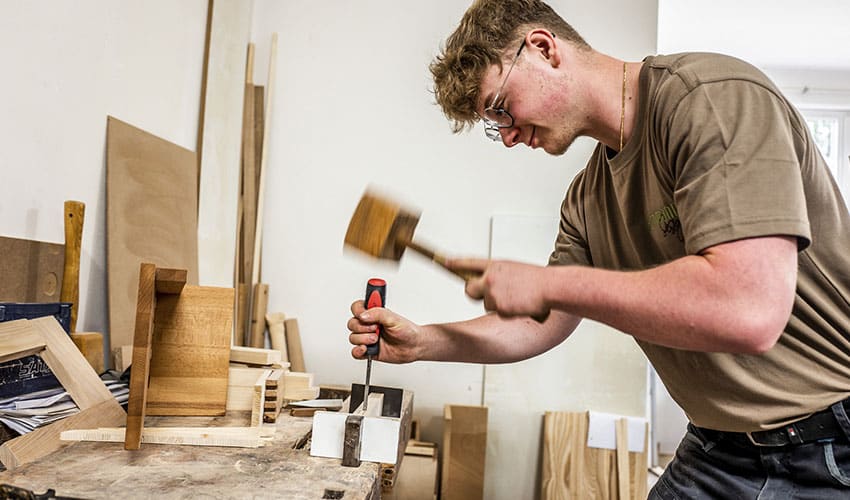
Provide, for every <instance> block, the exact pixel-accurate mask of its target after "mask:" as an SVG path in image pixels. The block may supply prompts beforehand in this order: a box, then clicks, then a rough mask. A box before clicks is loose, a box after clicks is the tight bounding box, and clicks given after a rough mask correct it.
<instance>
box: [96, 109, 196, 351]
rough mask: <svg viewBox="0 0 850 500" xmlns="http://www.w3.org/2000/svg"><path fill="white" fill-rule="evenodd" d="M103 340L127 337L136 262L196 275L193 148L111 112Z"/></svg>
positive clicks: (122, 341)
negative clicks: (106, 334)
mask: <svg viewBox="0 0 850 500" xmlns="http://www.w3.org/2000/svg"><path fill="white" fill-rule="evenodd" d="M106 142H107V144H106V201H107V209H106V226H107V227H106V236H107V263H108V266H107V277H108V284H109V335H110V343H109V344H110V345H113V346H122V345H129V344H132V343H133V332H134V324H135V306H136V298H137V297H136V294H137V292H138V270H139V265H140V264H141V263H142V262H150V263H152V264H156V265H157V266H158V267H162V268H176V269H186V270H187V271H188V277H187V283H188V284H197V283H198V218H197V213H198V210H197V206H198V176H197V171H198V164H197V157H196V155H195V153H194V152H192V151H189V150H188V149H186V148H183V147H180V146H178V145H176V144H173V143H171V142H168V141H166V140H164V139H161V138H159V137H156V136H154V135H153V134H150V133H148V132H145V131H144V130H141V129H139V128H136V127H134V126H132V125H130V124H128V123H125V122H123V121H121V120H118V119H116V118H114V117H109V118H108V119H107V131H106Z"/></svg>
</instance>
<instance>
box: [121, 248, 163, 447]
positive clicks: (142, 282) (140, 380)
mask: <svg viewBox="0 0 850 500" xmlns="http://www.w3.org/2000/svg"><path fill="white" fill-rule="evenodd" d="M138 283H139V293H138V300H137V302H136V328H135V335H134V338H133V362H132V365H133V370H132V371H131V372H130V384H129V387H130V395H129V399H128V401H127V434H126V438H125V440H124V449H125V450H138V449H139V446H141V443H142V428H143V427H144V425H145V412H146V407H147V399H148V380H149V378H150V361H151V343H152V339H153V319H154V311H155V310H156V266H155V265H154V264H151V263H143V264H142V265H141V266H140V268H139V281H138Z"/></svg>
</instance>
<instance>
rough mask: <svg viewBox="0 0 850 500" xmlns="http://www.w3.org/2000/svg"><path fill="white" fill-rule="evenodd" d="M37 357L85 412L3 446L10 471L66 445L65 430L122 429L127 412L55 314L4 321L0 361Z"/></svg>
mask: <svg viewBox="0 0 850 500" xmlns="http://www.w3.org/2000/svg"><path fill="white" fill-rule="evenodd" d="M30 354H38V355H40V356H41V358H42V359H43V360H44V362H45V363H47V366H48V367H49V368H50V370H51V371H52V372H53V374H54V375H55V376H56V378H57V379H58V380H59V383H61V384H62V386H63V387H64V388H65V390H66V391H68V394H69V395H70V396H71V399H73V400H74V403H76V405H77V406H78V407H79V408H80V413H77V414H75V415H72V416H70V417H67V418H64V419H62V420H59V421H57V422H54V423H52V424H49V425H46V426H43V427H39V428H38V429H36V430H34V431H32V432H29V433H27V434H24V435H22V436H20V437H17V438H15V439H12V440H9V441H7V442H5V443H3V445H2V446H0V461H2V462H3V465H4V466H5V467H6V469H8V470H12V469H14V468H16V467H18V466H20V465H23V464H25V463H28V462H32V461H34V460H37V459H39V458H41V457H43V456H45V455H48V454H49V453H52V452H53V451H55V450H58V449H59V448H61V447H62V446H65V445H66V443H63V442H62V441H61V440H60V439H59V436H60V434H61V433H62V431H64V430H66V429H91V428H96V427H102V426H118V425H121V424H123V423H124V422H125V419H126V414H125V413H124V410H123V409H121V405H120V404H118V402H117V401H116V400H115V398H114V397H113V396H112V393H110V392H109V389H107V388H106V385H105V384H104V383H103V381H102V380H101V379H100V377H98V375H97V373H95V371H94V369H92V367H91V365H89V363H88V362H87V361H86V359H85V358H84V357H83V355H82V354H81V353H80V351H79V350H78V349H77V347H76V346H75V345H74V343H73V342H72V341H71V338H70V337H69V336H68V334H66V333H65V330H63V329H62V326H61V325H60V324H59V322H57V321H56V319H55V318H53V317H52V316H48V317H44V318H38V319H32V320H25V319H22V320H18V321H11V322H8V323H0V360H10V359H17V358H21V357H24V356H28V355H30Z"/></svg>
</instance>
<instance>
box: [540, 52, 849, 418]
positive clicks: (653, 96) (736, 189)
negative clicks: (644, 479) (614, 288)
mask: <svg viewBox="0 0 850 500" xmlns="http://www.w3.org/2000/svg"><path fill="white" fill-rule="evenodd" d="M638 106H639V110H638V114H637V118H636V122H635V127H634V133H633V134H632V137H631V138H630V140H629V142H628V144H626V145H625V146H624V148H623V150H622V152H620V154H617V155H616V156H614V157H613V158H611V159H608V157H607V155H606V152H607V150H606V148H605V147H604V146H602V145H601V144H600V145H599V146H598V147H597V149H596V151H595V152H594V154H593V156H592V157H591V158H590V160H589V162H588V164H587V167H586V168H585V169H584V170H583V171H581V172H580V173H579V174H578V175H577V176H576V178H575V179H574V181H573V183H572V184H571V186H570V188H569V190H568V191H567V194H566V197H565V199H564V202H563V206H562V210H561V230H560V234H559V235H558V239H557V242H556V244H555V250H554V252H553V253H552V256H551V258H550V264H552V265H569V264H572V265H586V266H594V267H600V268H605V269H621V270H637V269H646V268H650V267H653V266H657V265H660V264H663V263H665V262H669V261H671V260H674V259H676V258H679V257H683V256H685V255H692V254H696V253H698V252H699V251H701V250H703V249H705V248H707V247H710V246H712V245H717V244H719V243H723V242H728V241H733V240H737V239H741V238H749V237H758V236H767V235H791V236H796V237H797V239H798V242H799V247H800V253H799V256H798V258H799V269H798V277H797V292H796V297H795V301H794V308H793V312H792V315H791V318H790V319H789V322H788V325H787V326H786V328H785V331H784V333H783V334H782V335H781V336H780V338H779V341H778V342H777V343H776V345H775V346H774V347H773V348H772V349H770V350H769V351H768V352H766V353H765V354H763V355H758V356H757V355H742V354H726V353H704V352H692V351H684V350H678V349H671V348H667V347H662V346H658V345H653V344H649V343H646V342H642V341H638V344H639V345H640V347H641V348H642V349H643V351H644V352H645V353H646V355H647V356H648V358H649V359H650V361H651V362H652V364H653V366H654V367H655V369H656V370H657V372H658V374H659V376H660V377H661V379H662V380H663V381H664V384H665V386H666V387H667V389H668V390H669V392H670V394H671V395H672V397H673V399H675V400H676V401H677V402H678V403H679V405H681V407H682V408H683V409H684V410H685V412H686V413H687V415H688V417H689V418H690V420H691V421H692V422H693V423H694V424H696V425H698V426H702V427H708V428H711V429H718V430H725V431H755V430H761V429H769V428H774V427H778V426H780V425H782V424H784V423H787V422H789V421H792V420H796V419H799V418H802V417H805V416H807V415H809V414H810V413H813V412H815V411H818V410H821V409H823V408H826V407H828V406H829V405H830V404H831V403H834V402H835V401H838V400H841V399H843V398H846V397H847V396H848V395H850V302H848V301H850V216H848V210H847V207H846V205H845V204H844V201H843V200H842V198H841V195H840V193H839V190H838V188H837V186H836V184H835V182H834V180H833V179H832V177H831V175H830V174H829V168H828V166H827V165H826V163H825V162H824V160H823V158H822V157H821V156H820V154H819V153H818V151H817V149H816V147H815V144H814V142H813V140H812V137H811V134H810V133H809V130H808V128H807V126H806V123H805V121H804V119H803V118H802V117H801V115H800V114H799V113H798V112H797V111H796V110H795V109H794V108H793V106H792V105H791V104H790V103H789V102H788V101H787V100H786V99H785V98H784V97H783V96H782V95H781V93H780V92H779V90H778V89H777V88H776V87H775V85H774V84H773V83H771V82H770V80H769V79H768V78H767V77H766V76H764V75H763V74H762V73H761V72H760V71H758V70H757V69H755V68H754V67H752V66H750V65H749V64H747V63H744V62H742V61H740V60H737V59H734V58H731V57H727V56H721V55H717V54H677V55H669V56H656V57H648V58H647V59H646V60H645V61H644V65H643V67H642V69H641V73H640V94H639V101H638ZM670 306H671V307H675V304H671V305H670Z"/></svg>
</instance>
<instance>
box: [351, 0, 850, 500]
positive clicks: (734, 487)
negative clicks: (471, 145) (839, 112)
mask: <svg viewBox="0 0 850 500" xmlns="http://www.w3.org/2000/svg"><path fill="white" fill-rule="evenodd" d="M431 71H432V73H433V75H434V80H435V95H436V98H437V102H438V103H439V104H440V105H441V107H442V109H443V111H444V113H445V114H446V116H447V117H448V118H449V119H450V120H452V122H453V124H454V129H455V131H456V132H457V131H460V130H463V129H464V128H466V127H467V126H471V125H473V124H474V123H475V122H477V121H479V120H480V121H483V122H484V126H485V133H486V134H487V136H488V137H490V138H492V139H494V140H500V141H501V142H503V143H504V145H505V146H507V147H513V146H515V145H517V144H519V143H522V144H525V145H526V146H529V147H532V148H542V149H544V150H545V151H546V152H547V153H549V154H553V155H560V154H562V153H564V152H565V151H566V150H567V148H569V146H570V144H571V143H572V142H573V140H575V138H576V137H578V136H590V137H593V138H595V139H597V140H598V141H599V144H598V146H597V148H596V150H595V151H594V153H593V155H592V156H591V158H590V160H589V161H588V163H587V166H586V168H585V169H584V170H583V171H582V172H580V173H579V174H578V175H577V176H576V177H575V179H574V180H573V182H572V184H571V185H570V187H569V189H568V190H567V194H566V197H565V199H564V202H563V206H562V210H561V224H560V234H559V235H558V237H557V241H556V243H555V249H554V251H553V253H552V256H551V258H550V265H549V266H547V267H537V266H532V265H525V264H519V263H514V262H505V261H489V260H476V259H459V260H455V261H453V262H451V266H452V267H454V268H455V269H459V270H460V269H463V270H471V271H475V272H479V273H481V277H480V278H477V279H472V280H470V281H468V283H467V286H466V292H467V294H468V295H469V296H470V297H473V298H477V299H483V301H484V305H485V308H486V309H487V310H488V311H490V313H489V314H487V315H485V316H482V317H480V318H476V319H472V320H469V321H464V322H458V323H451V324H434V325H416V324H413V323H412V322H410V321H408V320H407V319H405V318H403V317H401V316H399V315H397V314H395V313H394V312H392V311H389V310H385V309H373V310H370V311H368V312H366V311H364V309H363V305H362V302H361V301H357V302H355V303H354V304H353V305H352V308H351V310H352V313H353V317H352V318H351V319H350V320H349V322H348V328H349V329H350V331H351V335H350V341H351V343H352V344H354V346H355V347H354V348H353V349H352V354H353V355H354V357H356V358H362V357H363V355H364V352H365V344H370V343H372V342H374V341H375V340H376V337H375V334H374V332H375V329H376V325H378V324H380V325H382V326H383V331H384V334H383V336H382V340H381V342H382V346H381V354H380V358H379V359H380V360H381V361H386V362H391V363H404V362H410V361H415V360H449V361H467V362H481V363H502V362H513V361H518V360H522V359H526V358H529V357H531V356H535V355H537V354H540V353H542V352H544V351H546V350H548V349H550V348H552V347H553V346H555V345H557V344H559V343H560V342H562V341H564V340H565V339H566V338H567V337H568V336H569V335H570V333H571V332H572V331H573V330H574V328H575V327H576V325H577V324H578V323H579V321H580V320H581V318H590V319H594V320H597V321H600V322H603V323H606V324H608V325H611V326H613V327H614V328H617V329H618V330H620V331H622V332H624V333H626V334H628V335H631V336H632V337H634V339H635V340H636V341H637V343H638V344H639V345H640V347H641V349H642V350H643V351H644V352H645V353H646V355H647V356H648V358H649V359H650V361H651V362H652V363H653V366H654V367H655V368H656V370H657V371H658V374H659V375H660V377H661V378H662V380H663V381H664V383H665V385H666V386H667V388H668V390H669V392H670V394H671V395H672V396H673V398H674V399H675V400H676V401H677V402H678V403H679V404H680V405H681V406H682V408H683V409H684V410H685V412H686V413H687V415H688V417H689V419H690V422H691V425H690V426H689V432H688V434H687V436H686V437H685V439H684V440H683V441H682V444H681V445H680V447H679V450H678V451H677V454H676V458H675V459H674V461H673V462H672V463H671V464H670V465H669V467H668V468H667V470H666V472H665V473H664V475H663V476H662V477H661V479H660V480H659V481H658V483H657V485H656V486H655V488H654V489H653V491H652V493H651V497H652V498H790V497H794V498H833V497H841V498H850V444H848V436H850V419H848V416H847V414H848V410H850V401H847V398H848V396H850V216H848V211H847V207H846V205H845V204H844V201H843V200H842V198H841V195H840V194H839V191H838V189H837V187H836V185H835V182H834V181H833V179H832V177H831V176H830V174H829V169H828V167H827V165H826V164H825V162H824V160H823V159H822V157H821V156H820V154H819V153H818V151H817V149H816V147H815V144H814V142H813V140H812V137H811V134H810V133H809V131H808V129H807V127H806V123H805V121H804V119H803V118H802V116H801V115H800V114H799V112H798V111H796V110H795V109H794V108H793V106H792V105H791V104H790V103H789V102H788V101H787V100H786V99H785V98H784V97H783V96H782V94H781V93H780V92H779V90H778V89H777V88H776V86H775V85H774V84H773V83H772V82H771V81H770V80H769V79H768V78H767V77H765V76H764V75H763V74H762V73H761V72H759V71H758V70H757V69H755V68H753V67H752V66H750V65H748V64H746V63H744V62H742V61H739V60H737V59H734V58H731V57H726V56H720V55H712V54H677V55H669V56H652V57H647V58H646V59H644V60H643V61H642V62H623V61H620V60H617V59H615V58H612V57H610V56H607V55H605V54H601V53H599V52H597V51H595V50H593V49H592V48H591V47H590V46H589V45H588V44H587V43H586V42H585V41H584V40H583V39H582V38H581V37H580V36H579V35H578V34H577V33H576V32H575V31H574V30H573V29H572V28H571V27H570V26H569V25H568V24H567V23H566V22H565V21H564V20H563V19H561V18H560V17H559V16H558V15H557V14H556V13H555V12H554V11H553V10H552V9H551V8H550V7H549V6H548V5H546V4H544V3H543V2H540V1H537V0H480V1H476V2H475V3H474V4H473V5H472V6H471V7H470V9H469V10H468V11H467V12H466V14H465V15H464V17H463V19H462V21H461V24H460V26H459V27H458V28H457V30H456V31H455V32H454V33H453V34H452V35H451V36H450V37H449V39H448V40H447V43H446V46H445V49H444V52H443V53H442V54H441V55H440V56H438V57H437V59H436V60H435V61H434V63H433V64H432V66H431ZM547 314H548V316H547ZM532 317H538V318H539V317H546V320H545V321H542V322H540V321H535V320H534V319H531V318H532ZM520 340H521V341H520Z"/></svg>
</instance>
